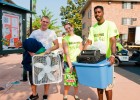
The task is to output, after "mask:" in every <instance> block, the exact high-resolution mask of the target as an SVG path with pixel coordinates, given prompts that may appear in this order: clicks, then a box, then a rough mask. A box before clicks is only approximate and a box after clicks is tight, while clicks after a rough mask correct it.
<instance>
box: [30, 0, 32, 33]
mask: <svg viewBox="0 0 140 100" xmlns="http://www.w3.org/2000/svg"><path fill="white" fill-rule="evenodd" d="M30 11H31V17H30V34H31V32H32V0H30Z"/></svg>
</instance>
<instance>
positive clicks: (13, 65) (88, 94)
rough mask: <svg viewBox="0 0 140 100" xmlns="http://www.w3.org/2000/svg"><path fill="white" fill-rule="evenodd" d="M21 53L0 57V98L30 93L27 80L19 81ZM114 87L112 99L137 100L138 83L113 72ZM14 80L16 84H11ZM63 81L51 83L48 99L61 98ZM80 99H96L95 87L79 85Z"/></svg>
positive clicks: (16, 99)
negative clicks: (0, 89)
mask: <svg viewBox="0 0 140 100" xmlns="http://www.w3.org/2000/svg"><path fill="white" fill-rule="evenodd" d="M21 59H22V55H21V54H10V55H9V56H7V57H2V58H0V87H4V88H5V90H2V91H0V100H26V98H28V96H29V95H30V94H31V89H30V85H29V83H28V82H20V83H19V84H18V82H19V80H20V79H22V76H21V75H22V67H21V64H20V62H21ZM115 76H116V79H115V87H114V88H113V100H139V99H140V95H139V94H140V85H139V84H137V83H135V82H133V81H131V80H129V79H127V78H125V77H123V76H121V75H119V74H117V73H115ZM16 81H17V82H16ZM12 82H15V83H17V84H11V83H12ZM63 90H64V87H63V82H61V83H59V84H52V85H51V87H50V90H49V100H63ZM38 93H39V97H40V98H39V100H42V95H43V86H38ZM72 95H73V88H71V89H70V91H69V96H68V99H69V100H74V98H73V96H72ZM79 97H80V98H81V100H97V92H96V88H90V87H86V86H83V85H80V86H79ZM104 100H106V98H105V95H104Z"/></svg>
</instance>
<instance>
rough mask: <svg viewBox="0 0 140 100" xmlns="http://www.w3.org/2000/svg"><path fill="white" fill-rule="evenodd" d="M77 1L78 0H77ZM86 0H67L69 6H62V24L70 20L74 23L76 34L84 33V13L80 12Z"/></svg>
mask: <svg viewBox="0 0 140 100" xmlns="http://www.w3.org/2000/svg"><path fill="white" fill-rule="evenodd" d="M75 1H76V0H75ZM85 2H86V0H77V2H74V1H73V0H67V6H66V7H64V6H61V8H60V10H61V13H60V16H62V17H61V20H62V21H61V22H62V25H64V24H65V23H67V22H70V23H72V24H73V25H74V32H75V34H77V35H79V36H81V35H82V22H81V20H82V15H81V14H80V13H79V12H80V10H81V8H82V7H83V5H84V4H85Z"/></svg>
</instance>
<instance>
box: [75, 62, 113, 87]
mask: <svg viewBox="0 0 140 100" xmlns="http://www.w3.org/2000/svg"><path fill="white" fill-rule="evenodd" d="M73 65H74V66H75V68H76V72H77V76H78V81H79V83H80V84H82V85H85V86H89V87H93V88H100V89H104V88H106V87H107V86H108V85H109V84H111V83H112V81H113V67H111V65H110V63H109V62H108V61H107V60H103V61H101V62H99V63H97V64H87V63H77V62H74V63H73Z"/></svg>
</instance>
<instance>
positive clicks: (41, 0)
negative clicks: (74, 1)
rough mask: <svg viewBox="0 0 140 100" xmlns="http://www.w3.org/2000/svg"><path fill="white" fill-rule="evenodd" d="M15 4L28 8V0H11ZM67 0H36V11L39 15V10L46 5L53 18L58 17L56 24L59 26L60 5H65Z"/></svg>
mask: <svg viewBox="0 0 140 100" xmlns="http://www.w3.org/2000/svg"><path fill="white" fill-rule="evenodd" d="M12 1H14V2H15V3H16V4H17V5H19V6H22V7H24V8H27V9H30V0H12ZM66 3H67V0H37V5H36V12H37V14H38V15H41V10H42V9H44V8H45V7H47V8H48V9H49V11H51V12H52V14H53V15H54V17H53V19H58V20H57V24H56V25H59V26H61V25H62V24H61V16H60V7H61V6H66Z"/></svg>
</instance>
